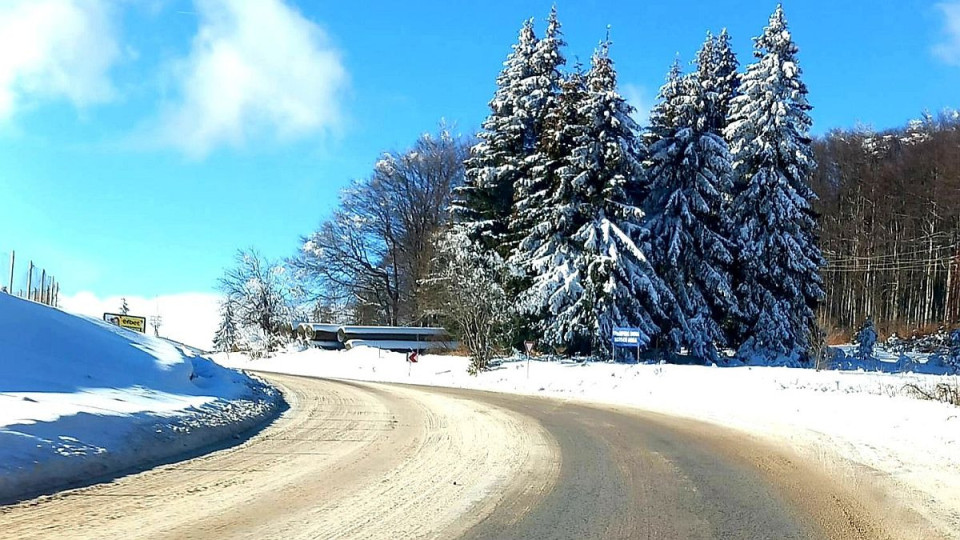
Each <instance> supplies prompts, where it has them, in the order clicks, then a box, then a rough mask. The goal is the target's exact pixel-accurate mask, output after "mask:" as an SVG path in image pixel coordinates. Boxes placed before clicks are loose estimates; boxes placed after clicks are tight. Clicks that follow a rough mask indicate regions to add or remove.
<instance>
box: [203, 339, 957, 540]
mask: <svg viewBox="0 0 960 540" xmlns="http://www.w3.org/2000/svg"><path fill="white" fill-rule="evenodd" d="M215 359H216V360H217V361H218V362H221V363H224V364H229V365H235V366H242V367H245V368H249V369H255V370H262V371H272V372H277V373H290V374H299V375H312V376H319V377H328V378H337V379H355V380H365V381H380V382H399V383H410V384H423V385H436V386H448V387H455V388H473V389H478V390H491V391H498V392H510V393H519V394H530V395H541V396H552V397H558V398H565V399H574V400H582V401H590V402H598V403H607V404H617V405H626V406H632V407H640V408H643V409H647V410H651V411H656V412H662V413H665V414H671V415H677V416H684V417H688V418H695V419H698V420H705V421H708V422H712V423H716V424H720V425H724V426H728V427H731V428H735V429H738V430H741V431H743V432H746V433H748V434H750V435H754V436H758V437H761V438H764V439H772V440H773V441H775V442H776V443H779V444H781V445H785V446H788V447H792V448H794V449H796V450H797V451H798V452H800V453H801V454H803V455H805V456H807V457H808V458H811V459H813V460H815V461H818V462H820V463H821V464H822V465H823V466H824V467H825V468H826V469H827V470H828V471H830V472H831V473H832V474H837V475H841V476H848V475H850V476H853V477H856V475H858V474H867V475H869V476H871V477H874V476H876V477H878V478H881V479H883V478H885V479H886V481H888V482H889V483H891V484H892V485H891V489H890V491H891V492H893V493H894V494H896V496H897V497H898V498H900V499H902V500H903V502H905V503H907V504H908V505H909V506H911V507H914V508H915V509H916V510H918V511H920V512H921V513H922V514H924V515H925V516H927V517H928V518H929V519H931V521H933V522H935V523H939V524H941V527H942V528H943V529H944V530H946V531H949V532H950V533H951V537H957V538H960V408H957V407H954V406H951V405H947V404H944V403H939V402H933V401H923V400H920V399H916V398H915V397H914V396H913V395H912V394H911V392H910V391H909V387H908V385H915V386H916V387H919V388H926V389H929V388H931V387H932V386H933V385H936V384H939V383H946V384H949V385H950V386H954V385H957V384H960V377H957V376H933V375H918V374H897V375H891V374H885V373H867V372H863V371H859V372H850V371H845V372H840V371H819V372H818V371H815V370H813V369H798V368H784V367H731V368H720V367H706V366H681V365H665V364H660V365H656V364H608V363H588V364H578V363H574V362H541V361H533V362H530V366H529V367H528V366H527V363H526V362H524V361H508V362H504V363H503V364H502V365H501V366H499V367H498V368H495V369H493V370H491V371H488V372H485V373H482V374H480V376H478V377H473V376H470V375H468V374H467V365H468V363H469V361H468V359H466V358H463V357H456V356H434V355H426V356H421V357H420V361H419V362H418V363H416V364H408V363H407V362H405V357H404V355H402V354H398V353H390V352H381V351H378V350H376V349H369V348H365V347H362V348H358V349H354V350H351V351H322V350H318V349H311V350H307V351H303V352H292V353H287V354H281V355H278V356H277V357H275V358H267V359H261V360H254V361H249V360H246V359H245V358H244V357H242V356H240V355H231V356H230V358H229V359H227V358H226V357H225V356H223V355H219V356H216V357H215ZM891 519H895V516H891Z"/></svg>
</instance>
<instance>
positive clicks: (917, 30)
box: [0, 0, 960, 298]
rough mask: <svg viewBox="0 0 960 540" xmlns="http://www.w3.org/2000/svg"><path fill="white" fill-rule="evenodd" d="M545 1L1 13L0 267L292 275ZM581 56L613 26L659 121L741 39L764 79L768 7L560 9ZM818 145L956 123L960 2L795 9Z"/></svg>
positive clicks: (54, 0) (140, 286) (469, 126)
mask: <svg viewBox="0 0 960 540" xmlns="http://www.w3.org/2000/svg"><path fill="white" fill-rule="evenodd" d="M551 3H552V2H550V1H506V0H504V1H490V2H449V1H447V2H434V1H421V2H415V1H406V2H392V1H391V2H386V1H384V2H378V1H368V2H303V3H295V2H293V1H292V0H287V1H280V0H263V1H259V2H254V1H252V0H251V1H246V0H197V1H189V0H169V1H163V0H156V1H150V0H125V1H108V0H29V1H20V0H5V1H4V2H3V4H2V5H0V51H3V52H0V253H5V252H8V250H10V249H16V250H17V251H18V253H20V254H22V256H23V257H30V258H32V259H34V260H35V261H37V262H39V263H42V264H43V265H44V266H45V267H47V268H49V269H51V271H53V272H54V273H56V274H57V276H58V277H59V278H60V280H61V283H62V286H63V290H64V292H65V293H66V294H68V295H69V294H75V293H78V292H80V291H87V292H90V293H92V294H93V295H95V296H98V297H108V296H120V295H127V296H138V297H144V298H151V297H154V296H162V295H171V294H175V293H184V292H209V291H212V290H213V289H214V287H215V285H216V280H217V278H218V277H219V275H220V274H221V273H222V269H223V268H224V266H226V265H228V264H229V263H230V261H231V258H232V255H233V253H234V251H235V250H236V249H237V248H239V247H246V246H255V247H257V248H259V249H260V250H262V251H263V252H264V253H265V254H267V255H269V256H271V257H282V256H286V255H289V254H291V253H292V252H293V251H294V250H295V249H296V247H297V244H298V242H297V240H298V237H299V236H300V235H301V234H305V233H307V232H309V231H310V230H311V229H313V228H314V227H315V226H316V225H317V224H318V223H319V222H320V220H321V219H322V218H323V217H324V216H325V215H326V214H327V213H328V212H329V211H330V209H331V208H332V207H333V205H335V204H336V200H337V190H338V189H339V188H340V187H342V186H343V185H345V184H346V183H347V182H349V181H350V180H351V179H353V178H357V177H362V176H365V175H366V174H367V173H368V172H369V170H370V169H371V167H372V164H373V162H374V161H375V159H376V158H377V156H378V154H379V153H380V152H382V151H384V150H398V149H402V148H404V147H405V146H407V145H409V144H410V143H411V142H412V141H413V140H414V139H415V138H416V137H417V136H418V134H420V133H422V132H425V131H430V130H433V129H434V128H435V127H436V126H437V124H438V122H439V121H440V120H441V119H445V120H446V121H447V122H448V123H451V124H453V125H455V126H457V127H458V129H459V130H460V131H463V132H470V131H473V130H475V129H476V127H477V126H478V125H479V124H480V122H481V121H482V119H483V117H484V116H485V114H486V111H487V108H486V103H487V101H488V100H489V98H490V97H491V95H492V92H493V85H494V79H495V77H496V74H497V72H498V71H499V69H500V65H501V63H502V61H503V60H504V58H505V56H506V54H507V53H508V52H509V50H510V45H511V44H512V43H513V41H514V39H515V36H516V33H517V30H518V29H519V27H520V24H521V22H522V21H523V19H525V18H527V17H531V16H534V17H536V18H537V20H538V22H539V25H538V30H541V29H542V27H543V23H542V20H543V18H544V17H545V16H546V14H547V12H548V11H549V9H550V5H551ZM557 4H558V9H559V14H560V19H561V22H562V23H563V25H564V26H563V30H564V33H565V35H566V38H567V41H568V42H569V46H568V49H567V56H568V58H569V59H570V62H571V63H572V62H573V61H574V60H573V59H574V58H580V59H582V60H584V61H587V60H589V56H590V53H591V51H592V48H593V46H594V45H595V44H596V43H597V41H598V40H599V39H601V38H602V37H603V35H604V32H605V28H606V25H607V24H610V25H612V38H613V41H614V48H613V52H612V54H613V56H614V60H615V61H616V62H617V67H618V69H619V73H620V82H621V85H622V90H623V92H624V94H625V95H627V96H628V97H629V98H630V99H631V100H632V101H633V102H634V103H635V104H636V105H637V106H638V107H640V108H642V109H644V110H646V109H649V107H650V106H651V104H652V101H653V98H654V96H655V95H656V91H657V88H658V86H659V84H660V82H661V81H662V80H663V76H664V73H665V72H666V70H667V67H668V66H669V64H670V62H671V61H672V60H673V58H674V55H675V54H679V55H680V57H681V59H682V60H683V61H685V62H686V61H688V60H689V59H690V58H692V56H693V53H694V51H695V50H696V49H697V48H698V46H699V45H700V43H701V42H702V40H703V36H704V32H705V31H706V30H707V29H712V30H715V31H716V30H719V29H720V28H722V27H724V26H726V27H727V28H729V31H730V32H731V34H732V36H733V38H734V41H735V44H736V46H737V49H738V52H739V53H740V57H741V62H747V61H749V60H750V57H749V52H750V47H751V40H750V38H751V37H752V36H755V35H757V34H758V33H759V32H760V30H761V29H762V27H763V26H764V24H765V23H766V21H767V17H768V15H769V13H770V12H771V11H772V10H773V8H774V6H775V4H774V2H768V1H763V2H753V1H750V2H738V1H732V0H712V1H702V2H701V1H696V2H693V1H688V2H683V1H676V2H632V1H631V2H628V1H621V2H613V1H607V2H600V1H576V2H572V1H569V2H564V1H559V2H557ZM785 9H786V12H787V17H788V19H789V21H790V24H791V28H792V30H793V33H794V37H795V39H796V41H797V42H798V44H799V46H800V48H801V52H800V62H801V66H802V68H803V69H804V72H805V78H806V81H807V83H808V86H809V87H810V92H811V95H810V99H811V101H812V103H813V105H814V106H815V109H814V111H813V117H814V120H815V132H816V133H823V132H824V131H826V130H828V129H830V128H834V127H850V126H853V125H854V124H855V123H857V122H862V123H866V124H871V125H873V126H875V127H877V128H886V127H891V126H895V125H899V124H902V123H903V122H905V121H906V120H908V119H910V118H912V117H916V116H918V114H919V113H920V111H922V110H923V109H925V108H926V109H931V110H937V109H940V108H942V107H947V106H950V107H957V106H960V97H957V96H958V94H957V92H956V89H957V88H958V87H960V2H945V3H936V2H921V1H916V0H901V1H898V2H874V1H865V0H850V1H844V2H838V1H836V0H830V1H823V0H803V1H798V0H796V1H789V2H785Z"/></svg>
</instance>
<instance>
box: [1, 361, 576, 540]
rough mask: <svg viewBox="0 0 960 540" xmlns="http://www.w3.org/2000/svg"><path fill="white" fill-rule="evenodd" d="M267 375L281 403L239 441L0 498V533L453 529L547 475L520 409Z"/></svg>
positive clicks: (538, 443) (524, 494) (413, 532)
mask: <svg viewBox="0 0 960 540" xmlns="http://www.w3.org/2000/svg"><path fill="white" fill-rule="evenodd" d="M270 379H271V381H272V382H275V383H277V384H278V385H280V386H281V387H282V388H283V389H284V391H285V394H286V396H287V398H288V400H289V402H290V405H291V408H290V410H289V411H287V413H285V414H284V415H283V416H282V417H281V418H280V419H279V420H278V421H277V422H275V423H274V424H273V425H271V426H270V427H269V428H267V429H266V430H264V431H263V432H262V433H260V434H259V435H257V436H255V437H253V438H252V439H251V440H249V441H247V442H245V443H244V444H242V445H240V446H237V447H234V448H230V449H226V450H222V451H218V452H215V453H213V454H210V455H207V456H203V457H200V458H197V459H193V460H190V461H185V462H181V463H177V464H172V465H167V466H163V467H159V468H157V469H153V470H150V471H146V472H143V473H140V474H137V475H133V476H128V477H125V478H121V479H118V480H115V481H113V482H111V483H109V484H101V485H97V486H92V487H89V488H84V489H80V490H76V491H72V492H65V493H61V494H58V495H56V496H53V497H48V498H43V499H40V500H36V501H30V502H28V503H23V504H20V505H15V506H10V507H2V508H0V523H2V524H3V525H2V527H0V538H3V539H11V540H12V539H18V540H22V539H28V538H38V539H39V538H50V537H51V535H53V536H55V537H58V538H151V539H158V538H171V539H174V538H176V539H179V538H257V539H263V538H278V539H279V538H282V539H298V538H304V539H306V538H311V539H312V538H330V539H340V538H359V537H362V538H422V537H432V538H452V537H456V536H459V535H461V534H462V533H463V532H465V531H466V529H467V528H469V527H470V526H471V525H473V524H475V523H477V522H478V521H480V520H481V519H482V518H484V517H486V516H487V515H489V514H490V513H491V512H492V511H493V509H494V507H495V506H496V505H497V504H498V503H499V502H500V501H501V500H503V499H504V498H506V497H509V498H511V499H513V500H536V498H537V497H538V496H539V494H540V493H542V492H545V491H548V490H549V489H550V487H551V485H552V483H553V482H554V481H555V480H556V477H557V469H558V466H559V458H558V456H557V447H556V444H555V443H554V442H552V440H551V439H550V438H549V437H548V436H547V434H546V432H545V431H544V430H543V429H542V428H541V427H540V426H539V425H538V424H537V423H536V422H534V421H533V420H531V419H530V418H528V417H525V416H523V415H519V414H516V413H513V412H511V411H508V410H505V409H499V408H490V407H487V406H485V405H483V404H480V403H477V402H472V401H469V400H463V399H458V398H455V397H450V396H443V395H435V394H430V393H426V392H422V391H417V390H414V389H404V388H385V387H375V386H358V385H350V384H343V383H332V382H326V381H320V380H314V379H300V378H294V377H282V376H271V378H270Z"/></svg>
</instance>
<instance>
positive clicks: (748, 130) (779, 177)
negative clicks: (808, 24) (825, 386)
mask: <svg viewBox="0 0 960 540" xmlns="http://www.w3.org/2000/svg"><path fill="white" fill-rule="evenodd" d="M754 42H755V44H754V49H755V50H754V56H756V58H757V61H756V62H755V63H754V64H751V65H750V66H748V67H747V70H746V73H745V74H744V75H743V76H742V78H741V84H740V95H739V96H737V97H735V98H734V99H733V102H732V104H731V112H730V124H729V126H728V127H727V129H726V131H725V135H726V138H727V140H729V141H730V142H731V148H730V149H731V153H732V155H733V158H734V175H735V186H734V190H735V193H736V195H735V198H734V201H733V204H732V208H731V214H732V215H731V218H732V221H733V225H734V228H733V230H734V231H735V233H736V234H735V235H734V237H733V240H734V241H735V243H736V248H735V250H736V251H737V254H738V264H737V275H736V277H735V279H736V281H737V285H736V292H737V296H738V300H739V306H740V309H741V312H742V318H741V320H740V324H739V331H740V341H741V344H740V347H739V354H740V356H741V358H743V359H744V360H747V361H754V362H762V363H771V362H777V363H797V362H803V361H806V360H807V351H808V349H809V346H810V335H811V331H813V330H815V329H816V319H815V317H814V308H815V307H816V305H817V303H818V302H819V301H820V300H821V299H822V298H823V289H822V286H821V278H820V267H821V266H822V265H823V256H822V255H821V253H820V248H819V247H818V245H817V235H816V220H815V215H814V212H813V210H812V202H813V201H814V200H815V197H816V195H815V194H814V193H813V190H812V189H811V188H810V186H809V178H810V175H811V171H812V170H813V167H814V161H813V153H812V151H811V147H810V137H809V135H808V132H809V130H810V126H811V120H810V116H809V115H808V114H807V111H809V110H810V105H809V103H808V102H807V88H806V86H805V85H804V84H803V82H802V81H801V80H800V74H801V72H800V68H799V66H798V65H797V59H796V54H797V46H796V45H795V44H794V42H793V39H792V37H791V35H790V32H789V30H788V29H787V22H786V20H785V18H784V15H783V8H782V6H777V9H776V11H775V12H774V13H773V15H772V16H771V17H770V23H769V25H768V26H767V27H766V28H765V29H764V32H763V34H762V35H761V36H760V37H757V38H755V39H754Z"/></svg>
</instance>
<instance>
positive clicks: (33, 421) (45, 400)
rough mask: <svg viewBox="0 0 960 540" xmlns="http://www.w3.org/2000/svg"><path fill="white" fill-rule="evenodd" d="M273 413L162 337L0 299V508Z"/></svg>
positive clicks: (235, 378)
mask: <svg viewBox="0 0 960 540" xmlns="http://www.w3.org/2000/svg"><path fill="white" fill-rule="evenodd" d="M282 408H283V399H282V397H281V396H280V395H279V393H278V392H277V391H276V390H274V389H273V388H271V387H270V386H268V385H266V384H264V383H262V382H260V381H257V380H255V379H252V378H250V377H248V376H246V375H244V374H242V373H240V372H237V371H233V370H230V369H227V368H223V367H221V366H219V365H217V364H214V363H213V362H211V361H210V360H208V359H205V358H202V357H198V356H191V355H190V354H189V353H187V352H185V351H183V350H181V349H180V348H177V347H175V346H174V345H172V344H170V343H168V342H166V341H164V340H161V339H157V338H153V337H150V336H144V335H142V334H138V333H136V332H131V331H128V330H123V329H121V328H118V327H114V326H111V325H108V324H106V323H103V322H101V321H97V320H95V319H89V318H84V317H77V316H74V315H69V314H67V313H64V312H62V311H59V310H56V309H52V308H49V307H46V306H42V305H39V304H34V303H32V302H27V301H25V300H21V299H19V298H15V297H12V296H9V295H6V294H0V503H3V502H9V501H12V500H16V499H20V498H23V497H25V496H30V495H32V494H35V493H40V492H44V491H49V490H53V489H58V488H62V487H67V486H71V485H77V484H83V483H88V482H91V481H95V480H97V479H100V478H104V477H107V476H109V475H113V474H117V473H121V472H123V471H125V470H129V469H132V468H136V467H142V466H146V465H150V464H154V463H159V462H162V461H165V460H169V459H173V458H176V457H178V456H181V455H187V454H189V453H192V452H196V451H199V450H201V449H203V448H205V447H209V446H212V445H216V444H218V443H220V442H223V441H225V440H229V439H231V438H232V437H234V436H237V435H239V434H242V433H244V432H246V431H249V430H251V429H253V428H256V427H258V426H260V425H263V424H264V423H265V422H266V421H268V420H270V419H271V418H273V417H274V416H276V414H278V413H279V412H280V411H281V410H282Z"/></svg>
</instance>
